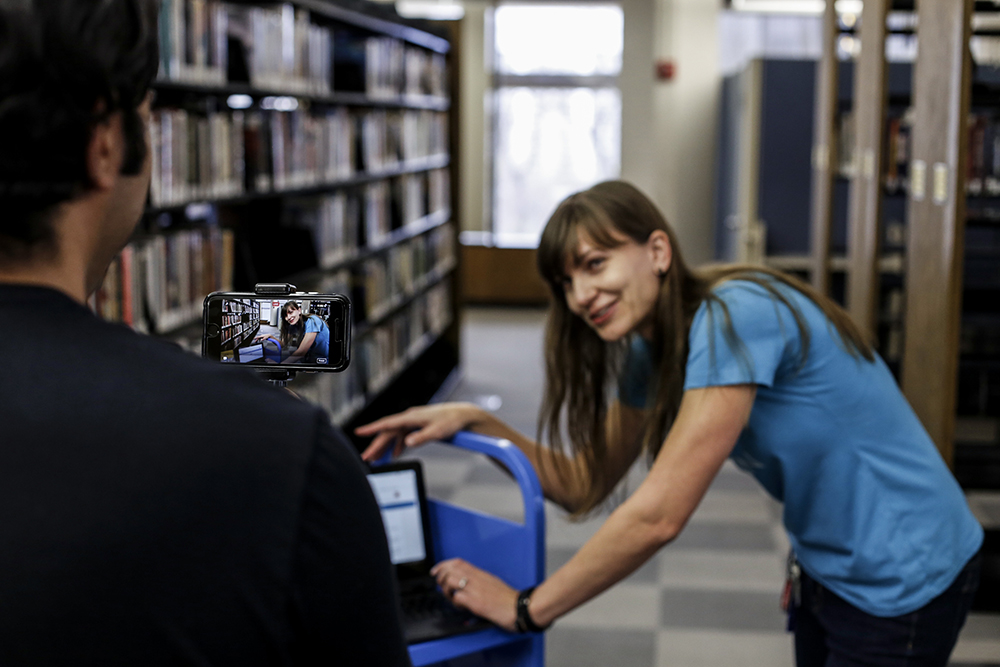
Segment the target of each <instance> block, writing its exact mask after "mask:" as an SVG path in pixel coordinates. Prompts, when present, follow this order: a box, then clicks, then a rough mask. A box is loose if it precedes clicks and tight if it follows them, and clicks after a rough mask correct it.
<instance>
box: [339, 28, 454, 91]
mask: <svg viewBox="0 0 1000 667" xmlns="http://www.w3.org/2000/svg"><path fill="white" fill-rule="evenodd" d="M334 80H335V81H336V84H337V85H336V88H337V90H344V91H352V92H360V93H364V94H365V95H367V96H368V97H371V98H374V99H393V98H398V97H402V96H432V97H444V96H446V95H447V93H448V73H447V64H446V62H445V57H444V56H443V55H441V54H439V53H433V52H431V51H427V50H425V49H421V48H417V47H414V46H411V45H408V44H404V43H403V42H401V41H399V40H398V39H395V38H393V37H364V36H361V35H351V34H347V33H338V34H337V40H336V42H335V43H334Z"/></svg>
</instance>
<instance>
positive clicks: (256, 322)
mask: <svg viewBox="0 0 1000 667" xmlns="http://www.w3.org/2000/svg"><path fill="white" fill-rule="evenodd" d="M259 328H260V303H259V302H257V301H254V300H253V299H240V300H226V301H224V302H223V303H222V331H221V337H220V343H221V345H222V349H223V350H232V349H235V348H237V347H239V346H240V345H241V344H242V343H243V342H244V341H246V340H249V339H250V338H251V337H252V336H253V335H254V334H256V333H257V330H258V329H259Z"/></svg>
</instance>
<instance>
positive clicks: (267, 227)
mask: <svg viewBox="0 0 1000 667" xmlns="http://www.w3.org/2000/svg"><path fill="white" fill-rule="evenodd" d="M160 7H161V11H160V28H159V29H160V43H161V62H160V72H159V76H158V78H157V80H156V82H155V84H154V92H155V95H156V98H155V101H154V109H153V119H152V123H151V128H150V138H151V141H150V142H151V147H152V171H153V174H152V184H151V188H150V194H149V202H148V206H147V210H146V215H145V217H144V221H143V222H142V224H141V225H140V228H139V230H138V231H137V234H136V237H135V238H134V239H133V241H132V242H131V243H130V244H129V246H128V247H127V248H126V249H125V250H124V251H123V253H122V255H121V256H120V257H119V258H117V259H116V260H115V262H114V263H113V265H112V267H111V269H110V270H109V272H108V275H107V277H106V279H105V282H104V285H103V286H102V288H101V289H100V290H99V292H98V294H97V295H96V296H95V298H94V302H93V306H94V308H95V309H96V310H97V311H98V312H99V313H100V314H101V315H102V316H104V317H106V318H108V319H112V320H117V321H122V322H125V323H127V324H129V325H131V326H133V327H134V328H136V329H137V330H140V331H143V332H148V333H151V334H157V335H164V336H169V337H172V338H174V339H176V340H178V342H181V343H182V344H186V346H188V347H189V348H190V349H192V350H194V349H198V348H200V317H201V303H202V300H203V299H204V297H205V295H206V294H208V293H209V292H212V291H216V290H225V291H230V290H235V291H242V292H252V291H253V287H254V284H256V283H258V282H271V283H273V282H291V283H293V284H295V285H296V286H297V287H298V288H299V290H300V291H316V292H337V293H342V294H347V295H349V296H350V298H351V301H352V303H353V312H354V315H355V321H354V335H353V349H352V361H351V366H350V368H349V369H348V371H346V372H344V373H339V374H316V375H306V376H300V378H299V380H298V381H297V383H296V391H297V392H298V393H299V394H300V395H302V396H303V397H304V398H307V399H309V400H312V401H315V402H317V403H319V404H321V405H322V406H323V407H325V408H326V409H327V410H328V411H329V412H330V414H331V415H332V417H333V418H334V420H335V421H336V422H338V423H340V424H341V425H344V426H347V427H349V426H351V425H353V424H354V423H357V422H359V421H360V420H365V419H368V418H371V417H375V416H379V415H381V414H384V413H386V412H389V411H393V410H397V409H401V408H403V407H406V406H408V405H410V404H413V403H420V402H426V401H427V400H429V399H430V398H431V397H432V396H433V395H434V394H435V392H437V391H439V390H440V389H441V388H442V386H445V385H447V383H448V382H449V381H450V380H453V379H454V378H455V376H456V373H457V369H458V359H459V354H458V341H459V336H458V322H457V316H456V301H455V285H454V282H455V281H454V275H455V270H456V263H457V256H456V233H457V232H456V230H455V226H454V224H453V222H452V215H451V211H452V210H453V209H454V205H453V196H454V192H455V190H456V189H455V188H454V187H453V183H454V176H455V175H456V174H457V173H458V172H457V167H456V164H455V161H454V159H453V157H452V156H453V155H454V154H455V153H454V152H453V150H452V148H453V146H454V136H455V135H454V131H453V128H454V125H455V124H454V122H453V119H452V118H451V116H452V105H451V99H452V95H453V85H454V81H455V79H454V77H452V76H451V74H450V71H449V70H450V63H449V54H450V51H451V40H450V37H449V33H448V31H447V28H445V29H442V28H441V27H437V26H432V25H431V24H428V23H423V22H414V21H407V20H404V19H401V18H400V17H399V16H398V15H396V14H395V11H394V10H393V9H392V8H391V6H387V5H380V4H377V3H373V2H365V1H364V0H347V1H343V0H342V1H339V2H337V3H333V2H327V1H323V0H289V1H288V2H285V3H283V4H273V3H264V2H260V3H246V2H232V3H230V2H223V1H221V0H163V1H162V2H161V5H160ZM250 307H251V306H250V305H249V304H248V305H247V306H246V308H247V311H246V312H240V313H236V312H234V313H229V314H227V317H228V318H230V319H232V320H233V322H232V326H231V327H230V328H228V329H226V332H225V333H224V335H227V336H228V337H229V341H228V342H229V344H231V345H238V344H239V343H240V342H241V341H242V340H246V339H247V337H249V336H251V335H253V333H254V332H255V331H256V330H257V329H258V328H259V314H258V315H257V316H255V315H254V314H253V313H252V312H250V310H249V309H250Z"/></svg>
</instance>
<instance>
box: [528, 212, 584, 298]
mask: <svg viewBox="0 0 1000 667" xmlns="http://www.w3.org/2000/svg"><path fill="white" fill-rule="evenodd" d="M574 208H575V207H574V206H573V205H572V204H569V203H564V204H562V205H561V206H560V207H559V208H557V209H556V212H555V213H553V214H552V217H551V218H549V222H548V224H547V225H545V229H544V230H543V231H542V238H541V240H540V241H539V243H538V272H539V273H541V274H542V278H543V279H544V280H545V281H546V282H547V283H549V284H550V285H552V288H553V290H555V291H557V292H560V291H562V282H563V279H564V278H565V277H566V258H567V257H571V256H572V253H573V252H574V251H575V249H576V217H577V216H576V211H575V210H573V209H574Z"/></svg>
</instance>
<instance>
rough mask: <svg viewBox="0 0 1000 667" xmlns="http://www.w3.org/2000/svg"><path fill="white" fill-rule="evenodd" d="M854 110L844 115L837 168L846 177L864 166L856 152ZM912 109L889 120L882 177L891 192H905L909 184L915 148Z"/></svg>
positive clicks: (838, 147)
mask: <svg viewBox="0 0 1000 667" xmlns="http://www.w3.org/2000/svg"><path fill="white" fill-rule="evenodd" d="M854 124H855V123H854V113H853V112H851V111H847V112H844V113H842V114H841V115H840V126H839V131H838V135H837V171H838V173H839V174H840V175H841V176H843V177H845V178H853V177H854V175H855V174H857V173H858V170H860V169H863V168H864V166H863V165H862V164H859V159H858V156H856V155H855V129H854ZM912 129H913V114H912V110H910V111H907V112H906V113H905V114H904V115H902V116H892V117H890V118H888V119H887V120H886V133H885V153H884V155H883V161H882V180H883V184H884V187H885V189H886V191H887V192H890V193H896V192H905V191H906V190H907V189H908V188H909V164H910V159H911V151H912V140H911V134H912Z"/></svg>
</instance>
